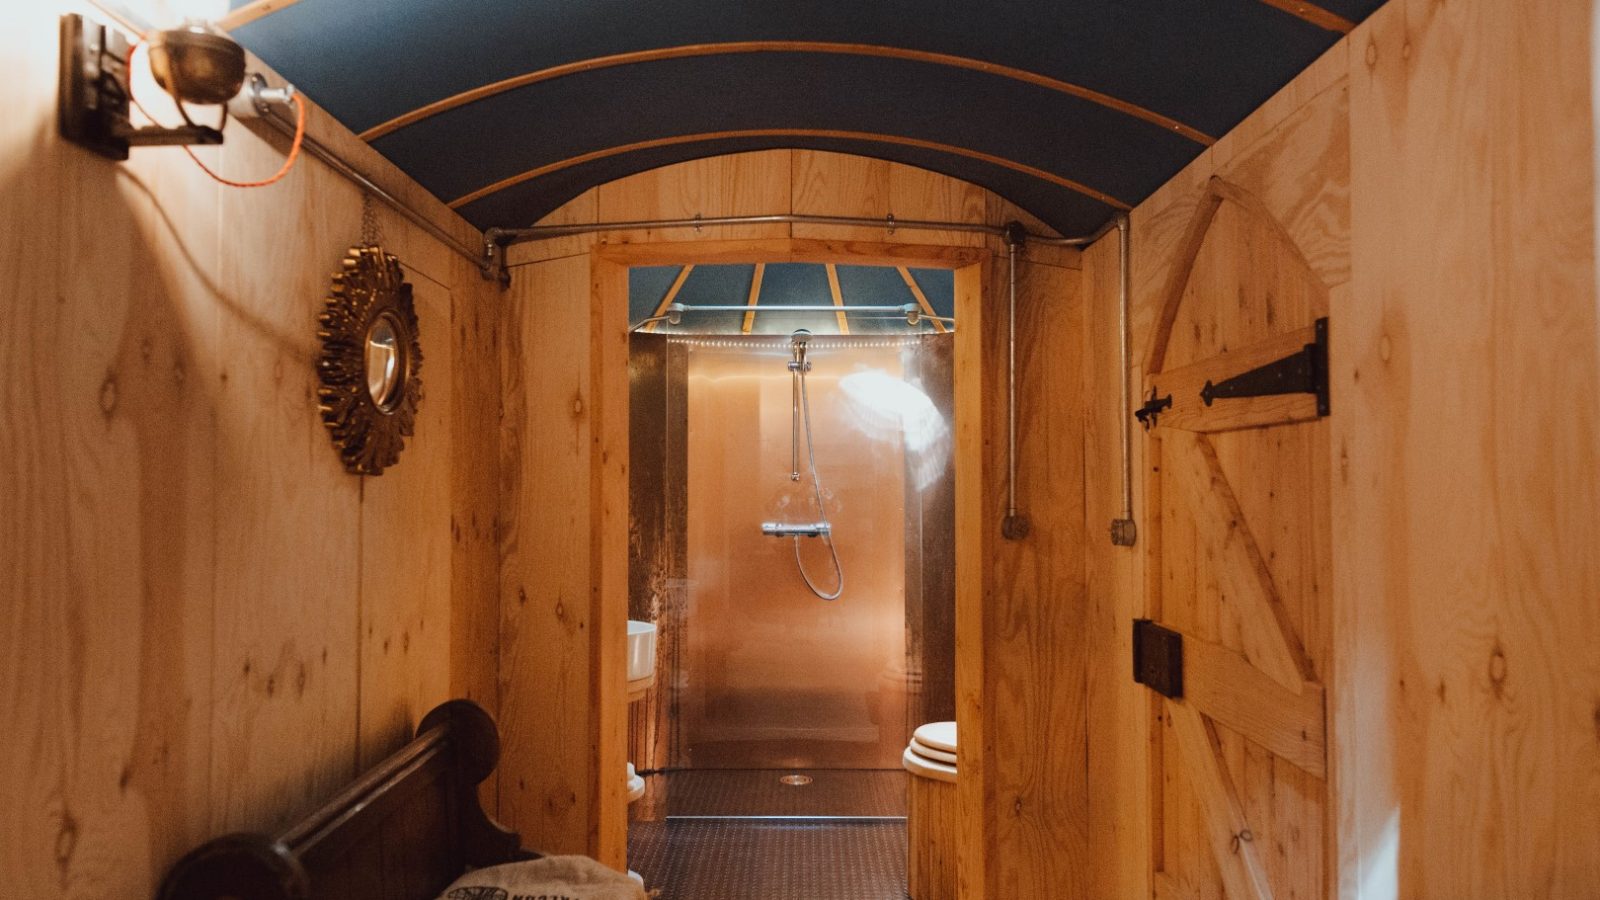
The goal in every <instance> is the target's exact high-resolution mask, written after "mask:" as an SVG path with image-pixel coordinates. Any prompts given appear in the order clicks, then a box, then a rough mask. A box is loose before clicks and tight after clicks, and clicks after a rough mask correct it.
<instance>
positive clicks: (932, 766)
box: [900, 747, 956, 784]
mask: <svg viewBox="0 0 1600 900" xmlns="http://www.w3.org/2000/svg"><path fill="white" fill-rule="evenodd" d="M900 764H901V765H902V766H905V770H906V771H907V772H910V773H911V774H912V775H916V776H919V777H922V778H931V779H933V780H934V781H946V782H949V783H950V784H955V782H956V767H955V766H952V765H947V764H945V763H942V762H937V761H935V760H931V759H928V758H926V757H923V756H918V755H917V754H916V753H914V752H913V751H912V750H911V748H910V747H907V748H906V752H905V753H903V754H901V756H900Z"/></svg>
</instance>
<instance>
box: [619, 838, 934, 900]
mask: <svg viewBox="0 0 1600 900" xmlns="http://www.w3.org/2000/svg"><path fill="white" fill-rule="evenodd" d="M628 863H629V865H630V866H631V867H632V868H634V869H635V870H637V871H638V872H639V874H640V875H642V876H644V881H645V885H646V887H648V888H650V889H651V890H658V891H659V893H658V894H656V895H655V896H656V897H657V898H658V900H904V898H905V895H906V824H905V821H904V820H903V819H884V820H871V819H858V820H854V821H852V820H848V819H812V820H804V819H669V820H667V821H665V822H635V823H634V824H633V825H632V826H631V828H630V829H629V833H628Z"/></svg>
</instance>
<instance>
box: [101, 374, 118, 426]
mask: <svg viewBox="0 0 1600 900" xmlns="http://www.w3.org/2000/svg"><path fill="white" fill-rule="evenodd" d="M116 410H117V373H115V372H107V373H106V378H105V380H104V381H102V382H100V413H101V414H102V415H104V416H105V417H106V418H107V419H110V418H111V414H112V413H114V412H116Z"/></svg>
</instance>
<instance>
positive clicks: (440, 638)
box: [360, 269, 455, 768]
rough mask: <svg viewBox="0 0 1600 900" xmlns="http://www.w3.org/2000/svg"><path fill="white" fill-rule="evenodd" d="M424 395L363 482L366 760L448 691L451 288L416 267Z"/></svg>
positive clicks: (402, 735)
mask: <svg viewBox="0 0 1600 900" xmlns="http://www.w3.org/2000/svg"><path fill="white" fill-rule="evenodd" d="M409 277H410V281H411V284H412V297H413V301H414V302H415V304H416V308H417V317H418V320H419V328H420V330H421V334H422V339H423V346H422V355H423V362H422V382H423V388H424V392H425V397H424V402H423V404H422V405H421V407H419V408H418V410H417V422H416V434H415V435H414V436H413V437H412V439H411V440H410V441H408V442H407V444H406V449H405V453H404V454H403V455H402V456H401V458H400V459H401V463H402V464H401V465H397V466H394V467H392V468H390V469H386V470H384V473H383V475H382V476H380V477H377V478H368V479H365V480H364V481H363V484H362V490H361V666H360V677H361V684H360V698H361V703H360V715H361V760H360V762H361V767H362V768H366V767H368V766H371V765H374V764H376V763H378V762H380V761H381V760H382V759H383V758H384V757H386V756H388V755H389V754H390V753H392V752H394V751H395V750H397V749H398V748H400V747H401V746H403V745H404V744H405V743H406V742H407V741H408V740H410V738H411V736H412V734H413V733H414V732H415V730H416V726H417V723H418V722H420V721H421V720H422V717H423V716H425V715H427V713H428V711H429V710H431V709H433V707H435V706H437V705H438V704H440V703H442V702H444V701H445V700H448V699H450V698H451V696H452V695H453V694H452V691H451V687H452V685H451V679H450V671H451V670H450V662H451V635H450V626H451V621H452V614H451V603H450V596H451V594H450V589H451V583H452V573H451V561H452V559H453V544H454V541H453V540H452V531H453V529H452V527H451V522H450V519H451V516H452V509H451V498H450V492H451V477H450V476H451V472H450V468H451V459H450V453H451V447H452V438H453V435H452V433H451V432H452V429H451V427H450V426H451V417H452V415H453V413H454V403H453V400H454V397H453V392H452V388H453V387H454V377H455V376H454V369H455V366H454V354H453V352H452V351H453V349H454V344H455V340H454V337H453V334H452V329H451V323H450V302H451V295H450V291H449V289H448V287H447V286H445V285H442V284H439V283H437V282H434V281H433V280H431V279H429V278H428V277H427V276H425V275H422V274H420V273H419V272H417V271H416V270H415V269H413V270H411V272H410V273H409Z"/></svg>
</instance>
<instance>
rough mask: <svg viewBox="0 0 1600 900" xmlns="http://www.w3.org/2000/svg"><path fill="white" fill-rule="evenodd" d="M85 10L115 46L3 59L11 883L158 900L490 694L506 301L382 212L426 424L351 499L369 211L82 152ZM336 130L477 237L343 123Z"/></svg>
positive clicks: (2, 609) (39, 25)
mask: <svg viewBox="0 0 1600 900" xmlns="http://www.w3.org/2000/svg"><path fill="white" fill-rule="evenodd" d="M69 10H71V11H81V12H85V13H86V14H88V15H91V16H96V17H98V18H100V19H101V20H104V18H105V17H104V15H103V14H101V13H97V12H96V11H95V10H93V9H92V8H88V7H77V6H75V5H72V4H69V3H61V2H47V3H42V4H32V5H29V6H28V7H26V8H23V7H18V8H16V9H14V10H12V11H11V12H10V13H8V20H7V28H6V29H5V32H4V34H3V35H0V58H3V59H4V60H5V62H6V71H7V74H8V79H9V80H8V86H9V90H8V98H9V105H8V113H7V115H6V117H5V118H4V121H3V122H0V159H3V160H4V163H3V165H0V221H4V222H5V225H4V226H3V228H0V242H3V250H0V285H3V286H4V289H5V295H6V297H7V298H8V300H7V309H8V311H9V316H8V324H7V327H6V328H5V329H4V336H3V337H0V384H3V387H0V573H3V574H0V685H3V688H0V691H3V692H0V731H3V732H4V733H5V734H7V735H9V736H10V737H9V738H8V739H7V744H6V746H7V749H6V752H5V753H4V754H0V804H3V805H4V807H5V808H6V809H8V810H10V814H9V822H8V827H7V828H6V839H5V840H4V841H0V871H3V872H5V877H6V881H7V884H8V888H7V891H8V892H12V893H15V894H17V895H19V896H23V895H26V896H46V897H108V896H119V897H138V896H149V895H150V894H151V893H152V891H153V889H154V883H155V880H156V879H157V878H159V876H160V874H161V872H162V871H163V870H164V869H165V868H166V866H167V865H168V864H169V863H170V862H171V861H172V860H173V859H174V858H175V857H176V856H177V855H178V854H179V853H181V852H182V851H184V850H186V849H187V848H188V847H190V846H192V845H194V844H196V843H198V842H200V841H202V840H205V839H207V838H209V837H212V836H214V835H216V834H220V833H222V832H226V831H233V830H240V829H271V828H273V827H275V826H277V825H279V824H281V823H283V822H284V821H286V820H287V819H289V818H291V817H293V816H295V815H297V814H300V813H303V812H304V811H305V810H306V809H307V808H308V807H309V806H311V805H312V804H314V803H315V802H317V801H319V800H321V799H323V798H325V797H326V795H328V794H329V793H330V792H331V791H333V790H335V789H336V788H338V787H339V786H341V785H342V784H344V783H345V782H347V781H348V780H349V779H350V778H352V777H353V776H354V775H355V774H356V773H357V771H358V769H359V768H360V767H361V766H362V765H364V764H366V763H368V762H371V761H372V760H374V759H376V758H378V757H379V756H381V755H383V754H385V753H387V752H388V751H390V750H392V749H393V748H394V747H396V746H398V745H399V744H400V743H402V742H403V740H404V739H405V738H406V737H407V736H408V734H409V731H410V729H411V727H412V726H413V725H414V724H415V722H416V720H417V718H418V717H420V716H421V715H422V714H423V713H424V712H426V710H427V709H428V708H429V707H430V706H432V705H433V704H434V703H436V702H437V701H439V700H442V699H445V698H446V697H447V696H449V695H451V694H452V693H458V694H459V693H472V692H473V690H474V688H473V686H472V685H471V684H470V683H467V682H468V679H467V678H466V677H465V673H466V672H467V671H468V670H469V669H471V666H470V665H468V664H467V663H466V662H463V661H464V660H470V659H471V658H472V653H470V652H465V651H464V650H463V649H462V648H459V647H453V646H452V641H457V640H463V639H465V638H466V637H468V636H470V635H473V634H474V631H473V626H472V625H471V624H470V622H471V621H472V620H473V617H471V616H465V617H463V616H462V615H461V608H462V604H456V605H455V609H454V610H453V604H452V602H451V601H452V594H453V593H454V594H455V595H456V596H458V597H463V598H471V599H480V600H487V601H488V602H491V603H492V602H495V601H496V600H497V598H498V590H497V588H496V586H495V583H496V580H497V577H498V569H497V565H496V559H495V555H494V552H493V543H492V532H493V505H492V501H491V502H490V503H489V504H488V505H485V504H483V498H482V496H481V492H480V493H478V494H476V495H475V494H474V492H473V491H474V489H475V488H476V487H477V482H476V481H474V478H473V477H471V476H472V474H473V473H477V474H478V477H481V472H482V471H484V469H485V467H489V468H491V469H492V466H493V465H494V463H495V460H496V456H495V454H494V453H493V452H492V450H493V448H494V446H495V443H496V442H495V441H494V435H495V428H494V421H495V419H494V418H493V416H495V415H497V405H498V403H497V400H496V399H495V398H494V397H493V396H492V394H493V392H494V391H495V390H496V385H497V380H498V373H497V371H496V370H495V369H494V368H493V361H494V358H495V357H494V350H493V328H494V321H493V320H492V319H489V318H484V317H482V316H479V315H478V310H479V309H481V308H482V306H483V304H484V303H485V302H486V301H488V300H489V299H491V298H492V297H493V296H494V293H493V292H490V291H487V290H485V288H484V287H483V286H482V282H481V281H480V280H479V278H478V275H477V273H476V272H475V271H474V270H473V269H472V267H471V266H470V265H467V264H466V263H465V261H460V262H459V263H458V261H457V260H458V258H456V257H454V256H453V255H451V254H449V253H448V252H447V251H446V250H445V249H444V248H443V247H442V246H441V245H439V244H438V243H437V242H436V241H435V240H433V239H432V238H429V237H426V236H425V235H423V234H422V233H421V232H419V231H418V230H416V229H415V228H413V227H412V226H410V225H408V224H405V223H403V222H402V221H401V220H400V219H399V218H398V217H397V216H394V215H391V214H389V213H388V212H387V211H386V210H380V216H379V220H380V226H381V230H382V234H383V236H384V238H385V242H386V243H387V244H388V245H389V246H390V247H392V248H393V249H394V250H395V251H396V252H397V253H398V255H399V256H400V258H401V260H402V262H403V264H404V265H405V267H406V271H407V273H408V277H409V279H410V281H411V282H412V284H413V285H414V287H415V291H416V301H417V306H418V313H419V316H420V318H421V326H422V341H423V351H424V354H425V356H426V360H425V364H424V370H423V372H424V381H425V384H426V388H427V397H426V399H425V401H424V402H423V404H422V407H421V416H420V420H419V422H418V426H417V434H416V437H415V439H414V440H413V441H412V442H411V444H410V446H409V447H408V448H407V449H406V452H405V454H404V456H403V457H402V459H401V462H400V464H399V466H398V467H397V468H394V469H392V470H390V471H389V472H388V473H386V474H385V475H383V476H382V477H380V478H376V479H360V478H356V477H353V476H350V475H347V474H345V473H344V472H343V470H342V468H341V467H340V465H339V463H338V460H337V457H336V455H335V453H334V450H333V449H332V446H331V444H330V442H329V440H328V437H327V435H326V431H325V429H324V428H323V426H322V424H321V422H320V419H319V417H318V414H317V411H316V404H315V378H314V374H313V370H312V360H313V358H314V356H315V354H316V352H317V343H316V339H315V327H316V315H317V312H318V309H319V308H320V305H321V303H322V300H323V298H324V297H325V296H326V293H327V289H328V278H329V276H330V275H331V274H332V272H333V271H334V270H335V269H336V268H337V266H338V264H339V260H340V258H341V257H342V256H343V254H344V251H345V249H346V248H347V247H348V246H349V245H350V244H351V243H353V242H355V241H357V240H358V239H359V238H360V237H361V219H362V216H361V198H360V195H359V193H358V192H357V190H356V189H355V188H354V187H352V186H351V185H349V184H348V183H346V182H344V181H342V180H340V179H338V178H336V177H335V176H334V175H333V174H332V173H331V172H330V171H329V170H328V169H326V168H325V167H323V166H322V165H321V164H320V163H317V162H315V161H314V160H311V159H302V161H301V162H300V163H299V165H298V166H297V168H296V170H295V171H294V172H293V173H292V174H291V175H290V176H289V177H288V178H287V179H285V181H283V182H281V183H280V184H278V185H276V186H274V187H271V188H264V189H260V190H255V191H233V190H229V189H224V188H222V187H220V186H218V185H216V184H215V183H213V182H211V181H209V180H208V179H206V178H205V177H204V176H203V175H202V174H201V173H200V172H199V171H198V170H197V169H196V168H195V167H194V165H193V164H192V163H190V162H189V160H188V159H187V158H186V157H185V156H184V155H183V154H182V153H181V152H180V151H177V150H162V149H142V150H136V151H134V159H133V161H132V162H130V163H127V164H121V165H118V164H113V163H111V162H109V161H107V160H103V159H101V158H99V157H97V156H93V155H91V154H89V153H88V152H87V151H84V150H81V149H79V148H77V147H73V146H69V145H65V144H63V143H62V142H61V141H60V140H59V139H58V138H57V136H56V130H55V102H56V34H57V16H58V15H60V14H61V13H63V12H66V11H69ZM158 114H159V113H158ZM312 129H313V132H314V133H315V134H317V135H318V136H319V137H320V138H321V139H322V140H324V141H326V142H330V143H333V144H335V145H337V146H339V147H340V148H341V149H342V150H344V151H345V152H348V153H350V154H352V155H353V156H355V157H356V158H357V159H358V161H359V162H360V164H361V165H362V166H363V167H364V168H365V169H366V170H368V171H370V172H373V173H375V175H376V177H378V178H379V179H380V180H381V182H382V183H384V184H385V185H386V186H387V187H388V188H389V189H390V190H393V191H396V192H400V193H402V194H405V195H407V196H408V197H410V198H411V199H413V200H414V201H415V202H417V203H419V204H429V205H428V206H427V208H429V209H431V210H432V211H433V213H432V214H433V215H434V217H435V220H436V221H438V222H440V223H441V224H443V225H444V226H445V227H447V228H450V229H453V230H454V231H455V232H456V233H458V234H460V235H461V236H462V237H463V238H464V239H465V238H468V237H470V235H471V230H470V229H469V228H467V226H466V225H465V223H464V222H462V221H461V220H460V219H459V218H457V217H455V216H454V215H452V214H451V213H449V212H448V211H446V210H445V209H444V208H443V207H442V206H440V205H438V204H437V202H436V201H432V200H431V199H429V198H428V197H427V195H426V194H425V193H424V192H422V191H421V189H420V188H417V187H416V186H415V185H414V184H412V183H410V182H409V181H407V180H405V179H404V178H403V176H400V175H399V173H398V172H396V171H395V170H393V169H392V168H389V167H387V164H386V163H383V162H382V161H381V160H380V159H379V158H378V157H377V156H376V155H375V154H371V153H370V152H368V151H366V150H365V149H364V148H362V147H361V145H360V144H359V142H358V141H356V140H355V139H354V137H353V136H352V135H349V134H348V133H347V132H344V131H343V130H342V129H340V128H339V127H338V126H337V125H336V124H334V123H333V122H332V121H331V120H329V119H328V118H326V117H325V116H324V115H323V114H322V113H321V112H320V111H313V116H312ZM282 144H283V142H282V141H281V140H279V139H278V138H277V137H275V136H274V137H271V138H268V139H263V138H261V137H258V136H256V135H254V134H252V133H251V131H250V130H248V129H247V128H245V127H242V126H240V125H237V124H235V125H232V126H230V127H229V128H228V130H227V143H226V145H225V146H223V147H222V148H219V149H213V150H203V151H200V152H201V153H202V155H203V156H204V157H205V158H206V159H207V160H208V161H209V162H210V163H212V164H213V165H214V166H215V167H218V168H219V169H220V171H221V172H222V173H224V174H226V175H229V176H232V177H234V178H240V177H247V176H259V175H260V174H264V173H270V172H271V171H272V170H274V169H275V168H276V167H277V166H278V164H279V163H280V162H281V160H282V151H283V147H282ZM362 154H365V155H362ZM480 359H481V360H486V361H487V362H488V364H489V365H488V366H487V367H486V366H484V365H482V364H478V363H475V362H474V360H480ZM469 436H476V438H477V439H478V441H480V442H481V441H482V440H483V439H484V438H485V437H487V439H488V443H487V446H488V447H489V448H490V450H491V452H490V453H489V454H488V455H485V454H484V453H483V452H482V449H481V448H482V446H483V445H482V444H481V443H474V442H473V441H472V440H470V439H469ZM492 487H493V483H492V481H491V482H490V489H491V490H492ZM475 504H476V505H475ZM474 517H476V519H477V521H476V522H474V521H473V519H474ZM462 523H465V524H464V525H463V524H462ZM453 525H456V526H460V527H457V528H453ZM485 550H487V551H488V552H487V554H486V553H485ZM463 618H465V619H466V620H467V621H468V623H469V624H468V625H467V626H463V625H462V624H461V622H460V620H462V619H463ZM476 639H477V640H482V641H484V643H482V644H480V645H479V648H478V649H479V650H480V651H481V652H488V653H492V652H493V643H492V633H491V634H490V635H489V636H488V638H485V637H484V636H483V635H482V634H478V636H477V638H476ZM453 659H455V660H457V661H458V663H459V665H457V666H455V667H453V666H452V660H453ZM453 683H454V684H457V685H459V686H456V687H453Z"/></svg>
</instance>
